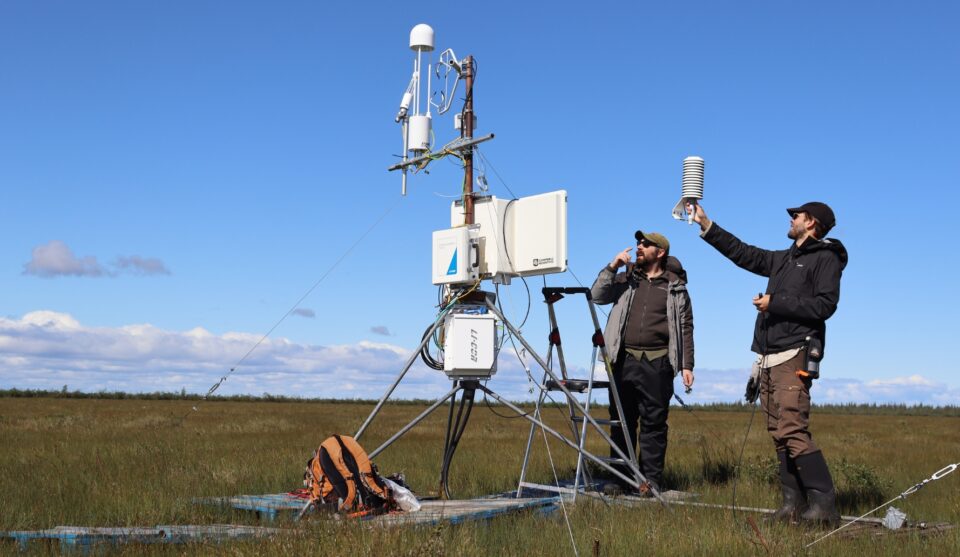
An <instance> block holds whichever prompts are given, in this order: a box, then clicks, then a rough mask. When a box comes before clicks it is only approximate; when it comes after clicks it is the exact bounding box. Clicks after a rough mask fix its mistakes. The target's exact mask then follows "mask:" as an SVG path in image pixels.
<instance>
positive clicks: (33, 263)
mask: <svg viewBox="0 0 960 557" xmlns="http://www.w3.org/2000/svg"><path fill="white" fill-rule="evenodd" d="M112 267H113V269H110V268H107V267H104V266H103V265H101V264H100V263H99V262H98V261H97V258H96V257H94V256H92V255H86V256H84V257H77V256H76V255H74V254H73V250H71V249H70V247H69V246H67V244H65V243H64V242H61V241H60V240H51V241H50V242H48V243H46V244H44V245H42V246H37V247H35V248H33V251H32V253H31V257H30V261H27V262H26V263H24V265H23V274H25V275H34V276H38V277H43V278H53V277H61V276H76V277H112V276H116V275H118V274H120V273H130V274H134V275H169V274H170V270H169V269H167V266H166V265H165V264H164V263H163V261H161V260H159V259H157V258H155V257H140V256H139V255H129V256H127V255H121V256H119V257H117V258H116V260H115V261H114V262H113V264H112Z"/></svg>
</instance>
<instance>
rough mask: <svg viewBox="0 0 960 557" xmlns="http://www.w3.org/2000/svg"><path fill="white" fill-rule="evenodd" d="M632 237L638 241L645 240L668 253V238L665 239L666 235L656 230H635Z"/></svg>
mask: <svg viewBox="0 0 960 557" xmlns="http://www.w3.org/2000/svg"><path fill="white" fill-rule="evenodd" d="M633 237H634V238H636V239H637V241H638V242H639V241H640V240H646V241H648V242H650V243H651V244H654V245H655V246H657V247H658V248H660V249H662V250H664V251H666V252H667V253H670V240H667V237H666V236H664V235H663V234H660V233H657V232H646V233H644V232H643V231H642V230H637V232H636V233H635V234H634V235H633Z"/></svg>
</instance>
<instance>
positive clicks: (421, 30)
mask: <svg viewBox="0 0 960 557" xmlns="http://www.w3.org/2000/svg"><path fill="white" fill-rule="evenodd" d="M410 50H412V51H414V52H416V53H417V56H416V58H415V59H414V60H413V76H412V77H411V78H410V84H409V85H407V89H406V91H404V92H403V97H402V98H401V100H400V110H399V112H397V117H396V118H395V120H396V121H397V122H398V123H399V124H400V125H401V126H403V162H404V163H406V162H407V161H408V160H409V159H408V158H407V152H408V151H410V152H413V153H414V155H422V154H423V153H425V152H429V151H430V131H431V125H430V103H429V102H428V103H427V111H426V113H425V114H420V76H421V71H420V70H421V68H422V67H423V53H424V52H433V28H432V27H430V26H429V25H427V24H426V23H421V24H419V25H416V26H414V28H413V29H411V30H410ZM429 91H430V62H429V61H428V62H427V92H428V93H429ZM410 103H413V114H410V113H409V112H410ZM401 193H402V194H403V195H407V167H406V166H404V167H403V180H402V184H401Z"/></svg>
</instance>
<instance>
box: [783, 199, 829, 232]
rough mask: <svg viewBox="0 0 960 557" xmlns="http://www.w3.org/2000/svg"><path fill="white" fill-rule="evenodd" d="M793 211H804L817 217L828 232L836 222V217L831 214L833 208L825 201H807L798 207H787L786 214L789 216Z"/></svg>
mask: <svg viewBox="0 0 960 557" xmlns="http://www.w3.org/2000/svg"><path fill="white" fill-rule="evenodd" d="M794 213H806V214H808V215H810V216H811V217H813V218H815V219H817V222H819V223H820V224H821V225H822V226H823V227H824V228H825V229H826V231H825V232H829V231H830V229H831V228H833V227H834V226H835V225H836V224H837V219H836V218H835V217H834V216H833V209H831V208H830V206H829V205H827V204H826V203H821V202H819V201H810V202H809V203H804V204H803V205H801V206H799V207H793V208H790V209H787V214H788V215H790V216H791V217H792V216H793V214H794Z"/></svg>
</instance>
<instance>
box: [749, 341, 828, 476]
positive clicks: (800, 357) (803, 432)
mask: <svg viewBox="0 0 960 557" xmlns="http://www.w3.org/2000/svg"><path fill="white" fill-rule="evenodd" d="M805 357H806V352H804V351H802V350H801V351H800V353H799V354H797V355H796V356H794V357H793V358H791V359H790V360H788V361H786V362H784V363H782V364H780V365H776V366H773V367H771V368H767V369H762V370H761V371H760V408H761V409H762V410H763V413H764V414H765V415H766V417H767V431H768V432H770V436H771V437H773V443H774V444H775V445H776V446H777V450H778V451H784V450H785V451H787V454H788V455H789V456H790V458H797V457H798V456H800V455H805V454H808V453H813V452H816V451H819V450H820V448H819V447H817V445H816V444H815V443H814V442H813V436H812V435H810V430H809V425H810V385H811V383H812V381H811V380H810V379H809V378H803V379H802V378H800V377H798V376H797V370H798V369H803V364H804V358H805Z"/></svg>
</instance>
